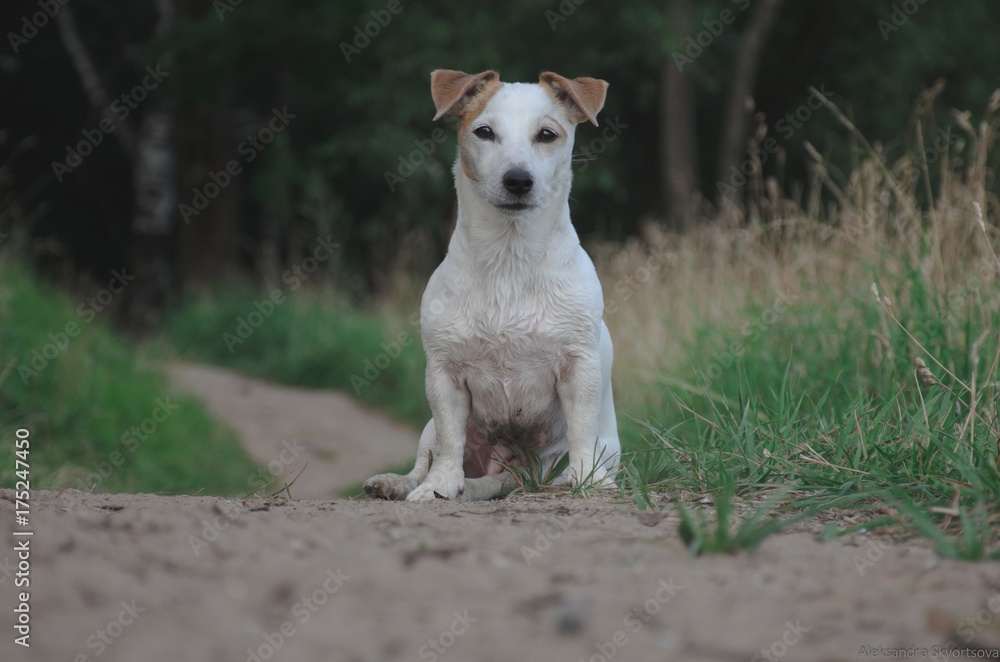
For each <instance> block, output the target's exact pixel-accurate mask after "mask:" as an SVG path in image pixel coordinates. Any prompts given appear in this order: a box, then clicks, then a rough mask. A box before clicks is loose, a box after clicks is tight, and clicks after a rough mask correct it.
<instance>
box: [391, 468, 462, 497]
mask: <svg viewBox="0 0 1000 662" xmlns="http://www.w3.org/2000/svg"><path fill="white" fill-rule="evenodd" d="M464 491H465V476H463V475H461V474H459V475H448V476H428V477H427V480H425V481H424V482H423V483H421V484H420V485H418V486H417V487H416V489H414V490H413V491H412V492H410V493H409V494H408V495H406V500H407V501H433V500H434V499H454V498H456V497H458V496H459V495H460V494H461V493H462V492H464Z"/></svg>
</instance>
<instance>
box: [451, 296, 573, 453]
mask: <svg viewBox="0 0 1000 662" xmlns="http://www.w3.org/2000/svg"><path fill="white" fill-rule="evenodd" d="M455 319H456V320H457V323H456V324H455V325H454V326H453V327H452V328H451V329H450V330H449V331H450V333H445V335H446V336H450V337H449V338H448V340H447V341H446V342H445V343H444V345H445V346H446V348H447V349H446V350H445V353H444V359H445V360H444V365H445V369H446V370H447V371H448V372H449V373H450V374H451V375H452V377H453V378H454V379H455V380H456V381H457V382H458V383H459V384H461V385H463V386H464V387H465V388H466V389H467V390H468V393H469V395H470V399H471V414H472V421H473V422H474V423H475V424H476V426H477V427H478V428H479V429H480V430H481V431H482V432H483V434H484V436H485V437H486V439H487V440H488V441H489V442H490V443H503V444H505V445H514V444H517V445H522V444H524V445H534V444H536V443H538V442H539V441H540V440H544V439H546V438H549V439H551V438H552V436H553V435H558V434H559V432H560V430H559V429H558V428H560V427H561V425H560V423H559V421H560V420H561V408H560V407H559V400H558V395H557V393H556V381H557V378H558V376H559V375H560V374H564V373H565V370H566V369H567V366H568V365H570V364H571V363H572V360H573V359H572V354H571V350H570V347H569V346H568V345H569V343H568V342H567V338H566V332H567V329H566V325H565V324H564V323H560V320H559V309H558V306H557V305H554V304H553V302H546V301H539V300H532V299H531V297H527V296H521V297H520V298H519V299H518V300H517V301H508V300H504V299H503V298H499V299H493V300H490V298H488V297H483V298H481V299H478V300H474V301H470V302H468V303H467V304H466V307H465V310H463V311H462V314H459V315H457V316H456V318H455Z"/></svg>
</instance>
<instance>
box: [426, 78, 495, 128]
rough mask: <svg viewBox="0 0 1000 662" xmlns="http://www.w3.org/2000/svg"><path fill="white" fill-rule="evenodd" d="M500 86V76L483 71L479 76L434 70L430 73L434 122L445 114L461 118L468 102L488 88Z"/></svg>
mask: <svg viewBox="0 0 1000 662" xmlns="http://www.w3.org/2000/svg"><path fill="white" fill-rule="evenodd" d="M491 85H492V86H499V85H500V74H498V73H497V72H495V71H484V72H483V73H481V74H467V73H465V72H463V71H452V70H450V69H436V70H434V71H432V72H431V96H432V97H434V106H435V107H436V108H437V114H436V115H434V119H435V120H439V119H441V118H442V117H443V116H444V114H445V113H451V114H452V115H454V116H456V117H461V116H462V114H463V112H464V110H465V107H466V106H467V105H468V103H469V101H471V100H472V99H473V98H475V97H476V95H478V94H479V93H480V92H482V91H483V90H484V89H485V88H487V87H488V86H491Z"/></svg>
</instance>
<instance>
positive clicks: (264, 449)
mask: <svg viewBox="0 0 1000 662" xmlns="http://www.w3.org/2000/svg"><path fill="white" fill-rule="evenodd" d="M167 372H168V374H169V376H170V379H171V380H172V381H173V382H174V383H175V384H176V385H177V386H178V387H180V388H182V389H184V390H186V391H188V392H190V393H191V394H193V395H195V396H197V397H198V398H200V399H201V400H202V401H203V402H204V403H205V404H206V406H207V407H208V409H209V411H210V412H212V414H213V415H215V416H216V417H218V418H219V419H221V420H223V421H225V422H226V423H228V424H229V425H230V426H231V427H232V428H233V429H235V430H236V432H237V433H238V434H239V436H240V439H241V440H242V442H243V446H244V447H245V448H246V450H247V453H248V454H249V455H250V457H252V458H253V459H254V460H255V461H256V462H258V463H259V464H260V465H261V466H262V467H269V468H270V470H271V472H272V473H273V474H275V475H286V474H287V475H288V477H287V478H286V480H287V481H291V480H292V478H293V477H294V476H295V475H296V474H298V472H299V470H300V469H301V468H302V467H304V466H305V465H306V462H307V461H308V463H309V466H308V467H307V468H306V470H305V471H304V472H302V475H301V476H299V478H298V480H296V481H295V484H294V485H293V486H292V488H291V489H292V497H293V498H296V499H320V498H324V497H330V496H334V495H336V494H338V493H339V492H340V490H342V489H344V488H345V487H348V486H350V485H357V484H358V483H359V482H361V481H363V480H364V479H365V478H367V477H368V476H371V475H373V474H376V473H379V472H380V471H383V470H385V469H387V468H390V467H398V466H399V465H402V464H405V463H407V462H410V463H412V462H413V458H414V456H415V455H416V450H417V438H418V436H419V434H418V433H417V432H416V431H414V430H413V429H412V428H409V427H406V426H404V425H400V424H399V423H395V422H393V421H392V420H390V419H389V418H388V417H387V416H385V415H384V414H382V413H380V412H376V411H373V410H371V409H368V408H366V407H364V406H362V405H360V404H358V403H357V402H356V401H355V400H353V399H351V398H350V397H348V396H346V395H344V394H343V393H340V392H338V391H310V390H306V389H301V388H294V387H290V386H282V385H278V384H272V383H269V382H265V381H263V380H260V379H253V378H250V377H246V376H244V375H241V374H239V373H237V372H233V371H231V370H225V369H223V368H216V367H212V366H203V365H195V364H192V363H182V362H174V363H171V364H170V365H168V366H167ZM254 482H256V483H259V482H261V481H260V480H258V479H256V478H255V479H254ZM255 486H256V485H255ZM276 486H277V488H280V487H281V483H276ZM251 489H252V488H251V487H248V488H247V492H250V490H251ZM275 489H276V488H272V489H270V490H269V491H268V493H271V492H274V491H275Z"/></svg>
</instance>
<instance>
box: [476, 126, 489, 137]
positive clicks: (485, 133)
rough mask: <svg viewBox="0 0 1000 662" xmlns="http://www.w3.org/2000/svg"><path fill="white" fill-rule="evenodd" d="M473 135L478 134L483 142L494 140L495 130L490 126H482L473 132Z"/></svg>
mask: <svg viewBox="0 0 1000 662" xmlns="http://www.w3.org/2000/svg"><path fill="white" fill-rule="evenodd" d="M473 133H474V134H476V137H477V138H481V139H482V140H493V129H491V128H490V127H488V126H481V127H479V128H478V129H476V130H475V131H473Z"/></svg>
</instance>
